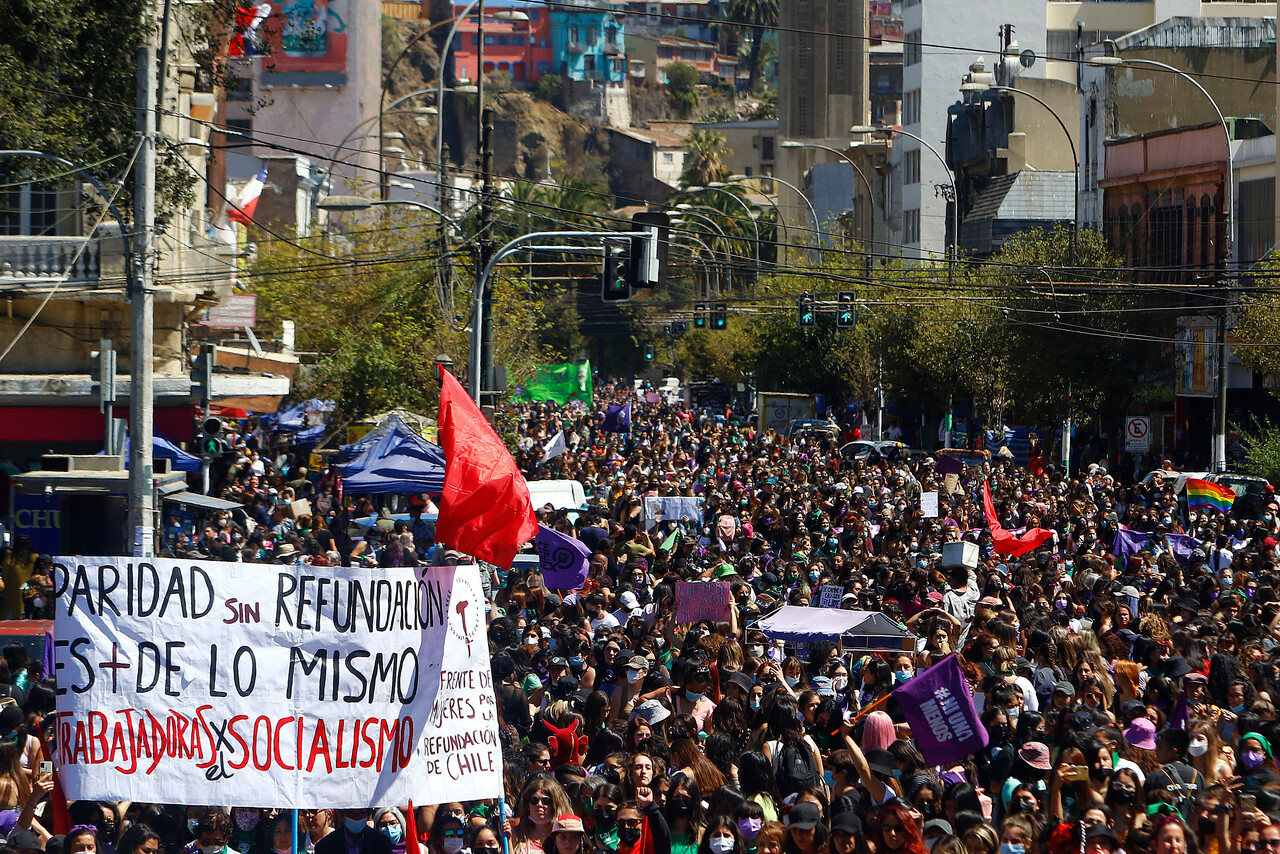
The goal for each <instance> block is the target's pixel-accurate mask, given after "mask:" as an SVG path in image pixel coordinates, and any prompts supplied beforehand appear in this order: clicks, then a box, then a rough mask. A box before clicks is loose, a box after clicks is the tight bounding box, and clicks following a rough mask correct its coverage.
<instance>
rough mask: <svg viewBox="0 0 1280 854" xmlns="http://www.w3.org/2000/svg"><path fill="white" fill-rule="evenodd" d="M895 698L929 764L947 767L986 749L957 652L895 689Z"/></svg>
mask: <svg viewBox="0 0 1280 854" xmlns="http://www.w3.org/2000/svg"><path fill="white" fill-rule="evenodd" d="M893 696H894V697H895V698H896V699H897V701H898V708H900V709H901V710H902V714H903V715H904V716H906V719H907V723H909V724H911V735H912V737H913V738H915V740H916V745H917V746H918V747H919V748H920V753H921V754H923V755H924V761H925V763H926V764H928V765H947V764H949V763H951V762H956V761H958V760H960V759H963V758H964V757H966V756H968V755H969V754H971V753H977V752H978V751H979V750H982V749H983V748H984V747H986V746H987V730H986V728H985V727H983V726H982V724H981V722H980V721H979V720H978V714H977V712H975V711H974V708H973V698H972V697H971V696H970V694H969V683H967V682H966V681H965V678H964V672H963V671H962V670H961V669H960V662H959V661H957V660H956V656H955V653H952V654H951V655H948V656H947V657H946V658H944V659H942V661H940V662H938V663H937V664H935V665H934V666H933V667H930V668H929V669H928V670H926V671H924V672H923V673H919V674H917V675H916V676H915V678H913V679H911V680H909V681H907V682H906V683H905V684H903V685H902V686H900V687H898V688H895V689H894V691H893Z"/></svg>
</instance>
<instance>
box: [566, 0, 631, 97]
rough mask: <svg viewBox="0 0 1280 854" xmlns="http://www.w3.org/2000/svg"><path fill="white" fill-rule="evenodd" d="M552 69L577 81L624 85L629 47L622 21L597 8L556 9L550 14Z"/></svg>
mask: <svg viewBox="0 0 1280 854" xmlns="http://www.w3.org/2000/svg"><path fill="white" fill-rule="evenodd" d="M551 53H552V69H553V70H554V71H555V73H556V74H559V75H561V76H563V77H564V78H565V79H567V80H572V81H575V82H582V81H591V82H594V83H598V84H601V85H606V86H625V85H626V81H627V46H626V34H625V33H624V31H623V23H622V18H621V17H619V16H618V15H616V14H614V13H613V12H611V11H610V10H609V9H606V8H602V7H596V6H572V7H570V6H557V7H555V8H554V9H553V10H552V12H551Z"/></svg>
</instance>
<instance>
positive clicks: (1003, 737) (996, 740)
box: [990, 724, 1009, 744]
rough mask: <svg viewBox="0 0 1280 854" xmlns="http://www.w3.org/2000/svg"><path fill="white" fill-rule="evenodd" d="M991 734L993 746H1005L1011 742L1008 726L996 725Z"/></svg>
mask: <svg viewBox="0 0 1280 854" xmlns="http://www.w3.org/2000/svg"><path fill="white" fill-rule="evenodd" d="M990 732H991V743H992V744H1003V743H1004V742H1006V741H1008V740H1009V726H1008V724H996V725H995V726H993V727H992V728H991V730H990Z"/></svg>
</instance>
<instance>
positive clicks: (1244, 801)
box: [1240, 795, 1258, 810]
mask: <svg viewBox="0 0 1280 854" xmlns="http://www.w3.org/2000/svg"><path fill="white" fill-rule="evenodd" d="M1257 808H1258V798H1257V796H1255V795H1241V796H1240V809H1242V810H1256V809H1257Z"/></svg>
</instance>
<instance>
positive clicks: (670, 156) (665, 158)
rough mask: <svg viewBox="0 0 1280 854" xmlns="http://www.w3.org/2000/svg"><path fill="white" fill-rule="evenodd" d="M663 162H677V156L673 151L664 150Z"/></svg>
mask: <svg viewBox="0 0 1280 854" xmlns="http://www.w3.org/2000/svg"><path fill="white" fill-rule="evenodd" d="M662 162H663V163H675V162H676V156H675V155H674V154H673V153H671V152H670V151H664V152H662Z"/></svg>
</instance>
